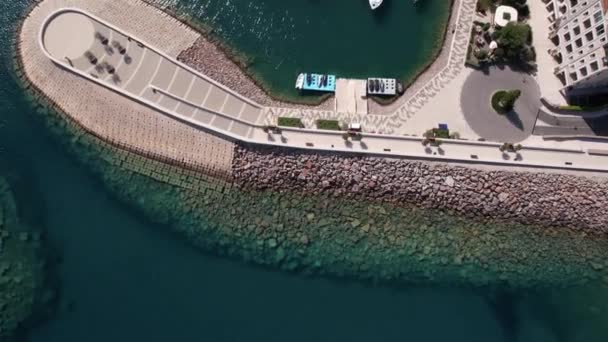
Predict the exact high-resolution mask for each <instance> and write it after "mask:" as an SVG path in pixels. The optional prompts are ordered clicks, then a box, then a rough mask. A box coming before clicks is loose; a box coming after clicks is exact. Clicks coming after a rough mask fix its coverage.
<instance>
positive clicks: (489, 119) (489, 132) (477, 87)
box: [460, 67, 540, 143]
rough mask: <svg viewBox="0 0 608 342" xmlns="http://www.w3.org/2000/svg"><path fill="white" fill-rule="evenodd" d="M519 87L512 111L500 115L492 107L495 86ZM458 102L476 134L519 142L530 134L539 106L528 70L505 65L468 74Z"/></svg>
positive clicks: (538, 93) (497, 139)
mask: <svg viewBox="0 0 608 342" xmlns="http://www.w3.org/2000/svg"><path fill="white" fill-rule="evenodd" d="M514 89H518V90H521V96H520V97H519V99H518V100H517V102H516V103H515V108H514V110H513V111H511V112H509V113H507V114H504V115H500V114H498V113H496V111H495V110H494V109H493V108H492V105H491V98H492V95H493V94H494V93H495V92H497V91H499V90H514ZM460 105H461V108H462V112H463V113H464V117H465V119H466V121H467V123H468V124H469V126H470V127H471V128H472V129H473V131H475V133H477V134H478V135H479V136H480V137H482V138H484V139H486V140H489V141H496V142H510V143H515V142H520V141H523V140H525V139H526V138H528V137H529V136H530V135H532V130H533V129H534V124H535V122H536V118H537V116H538V110H539V108H540V87H539V86H538V84H537V83H536V81H535V80H534V78H533V77H532V76H530V75H528V74H525V73H520V72H516V71H513V70H511V69H509V68H502V69H501V68H498V67H490V68H489V69H488V70H486V71H475V72H473V73H471V75H469V77H468V78H467V80H466V81H465V83H464V86H463V88H462V93H461V97H460Z"/></svg>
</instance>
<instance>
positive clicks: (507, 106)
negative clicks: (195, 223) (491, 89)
mask: <svg viewBox="0 0 608 342" xmlns="http://www.w3.org/2000/svg"><path fill="white" fill-rule="evenodd" d="M520 96H521V90H517V89H515V90H499V91H497V92H495V93H494V95H492V100H491V102H492V108H494V110H495V111H496V112H497V113H498V114H506V113H508V112H510V111H512V110H513V107H515V101H517V99H518V98H519V97H520Z"/></svg>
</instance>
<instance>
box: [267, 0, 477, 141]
mask: <svg viewBox="0 0 608 342" xmlns="http://www.w3.org/2000/svg"><path fill="white" fill-rule="evenodd" d="M476 4H477V0H461V2H460V5H459V10H458V13H457V14H456V15H457V16H458V17H457V20H456V24H455V25H454V26H455V28H454V29H455V32H454V33H453V35H454V37H453V39H452V45H451V48H450V55H449V58H448V61H447V64H446V66H445V67H444V68H443V69H441V70H440V71H439V72H437V73H436V74H435V76H433V77H432V78H431V79H430V80H429V81H428V82H427V83H426V85H425V86H423V87H422V88H421V89H420V90H418V91H417V92H416V93H414V94H413V95H412V96H411V97H410V98H409V99H407V100H406V101H405V103H404V104H402V105H401V106H400V107H399V108H398V109H397V110H396V111H395V112H393V113H392V114H386V115H382V114H367V115H357V114H347V113H335V112H333V111H319V110H306V109H295V108H279V107H269V108H266V109H265V114H266V123H267V124H269V125H273V124H276V122H277V118H278V117H280V116H284V117H298V118H301V119H302V121H303V122H304V124H305V125H306V127H308V128H313V127H314V122H315V121H316V120H318V119H329V118H331V119H336V120H340V121H341V122H344V123H351V122H358V123H361V124H362V126H363V128H364V130H365V131H366V132H369V133H383V134H392V133H395V131H396V129H398V128H399V127H401V126H403V125H404V124H405V123H406V122H407V121H408V119H410V118H411V117H412V116H414V115H415V114H416V113H417V112H418V111H419V110H420V109H421V108H422V107H423V106H424V105H425V104H426V103H427V102H428V101H430V100H431V99H432V98H434V97H435V96H436V95H437V94H438V93H439V92H440V91H441V90H442V89H443V88H444V87H445V86H446V85H447V84H448V83H450V82H451V81H452V80H453V79H454V78H455V77H456V76H457V75H458V74H459V73H460V72H461V71H462V70H463V68H464V64H465V61H466V55H467V49H468V45H469V39H470V36H471V29H472V26H473V19H474V17H475V9H476ZM451 30H452V28H450V29H449V31H448V34H452V32H451Z"/></svg>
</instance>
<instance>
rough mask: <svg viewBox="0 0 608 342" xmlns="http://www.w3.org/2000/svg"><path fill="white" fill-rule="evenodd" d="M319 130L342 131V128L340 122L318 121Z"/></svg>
mask: <svg viewBox="0 0 608 342" xmlns="http://www.w3.org/2000/svg"><path fill="white" fill-rule="evenodd" d="M316 123H317V128H318V129H324V130H328V131H341V130H342V127H340V122H339V121H338V120H324V119H319V120H317V122H316Z"/></svg>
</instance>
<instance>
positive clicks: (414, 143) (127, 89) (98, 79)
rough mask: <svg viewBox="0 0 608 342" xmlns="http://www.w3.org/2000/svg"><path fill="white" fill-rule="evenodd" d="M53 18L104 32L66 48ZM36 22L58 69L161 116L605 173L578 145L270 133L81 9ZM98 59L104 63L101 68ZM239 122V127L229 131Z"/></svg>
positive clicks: (360, 145) (380, 150)
mask: <svg viewBox="0 0 608 342" xmlns="http://www.w3.org/2000/svg"><path fill="white" fill-rule="evenodd" d="M64 15H65V17H62V16H64ZM57 18H62V20H68V21H69V20H74V22H73V23H72V25H75V24H77V23H79V22H80V23H84V22H86V20H90V21H92V25H93V27H94V30H95V32H97V33H100V35H101V37H100V35H97V34H95V39H94V40H92V41H91V39H90V37H89V38H86V39H84V42H85V43H82V44H80V43H78V44H77V46H76V47H72V46H68V45H70V44H72V43H73V42H74V41H75V40H77V39H79V38H78V37H77V36H78V35H79V34H80V33H79V32H82V30H78V29H77V28H75V27H72V30H65V29H63V27H64V25H61V21H57V22H55V21H54V20H56V19H57ZM76 18H77V19H76ZM41 25H42V28H41V29H42V31H41V34H40V42H39V48H41V49H42V50H43V51H44V52H45V53H46V56H47V57H48V58H49V59H51V60H52V61H53V62H54V63H55V64H56V65H57V66H58V67H59V68H60V69H62V70H67V71H68V72H70V73H75V74H77V75H80V76H81V77H82V78H84V79H86V80H88V81H90V82H92V83H96V84H98V85H102V86H103V87H105V88H108V89H111V90H112V91H113V92H114V93H115V95H116V96H118V97H121V96H120V95H122V96H124V97H126V98H129V99H131V100H133V101H135V102H139V103H142V104H145V105H146V106H147V107H149V108H152V109H154V110H156V111H157V113H158V114H159V115H161V116H162V115H166V116H168V117H172V118H175V119H178V120H180V121H182V122H186V123H188V124H190V125H191V126H193V127H198V128H201V129H206V130H211V131H213V132H216V133H218V134H221V135H223V136H225V137H228V138H231V139H235V140H241V141H245V142H249V143H255V144H265V145H275V146H287V147H291V148H302V149H316V150H324V151H340V152H358V153H366V154H373V155H382V156H387V157H390V156H392V157H398V156H402V157H412V158H421V159H432V160H443V161H460V162H462V161H464V162H474V163H485V164H500V165H517V166H536V167H554V168H570V169H583V170H604V171H608V164H607V163H605V161H604V159H603V158H606V157H605V156H601V155H591V154H589V153H588V152H587V151H585V150H583V149H580V148H570V149H566V148H540V147H525V148H524V150H522V152H520V153H519V154H517V155H513V156H511V155H508V154H504V153H502V152H500V151H499V149H498V147H499V146H500V144H498V143H488V142H477V141H462V140H444V141H443V144H442V145H441V146H440V147H438V146H435V147H430V146H423V145H422V144H421V138H415V137H402V136H397V135H382V134H365V135H364V140H363V141H358V142H352V141H345V140H343V136H342V132H338V131H320V130H310V129H291V128H283V129H282V133H281V134H280V135H274V134H272V133H269V132H268V131H266V130H264V126H263V125H262V124H261V123H260V116H259V115H260V114H261V112H262V111H263V110H264V109H263V108H261V107H260V106H259V105H257V104H256V103H254V102H252V101H249V100H248V99H246V98H243V97H242V96H240V95H238V94H236V93H234V92H233V91H231V90H230V89H227V88H225V87H223V86H222V85H220V84H217V83H216V82H214V81H213V80H211V79H209V78H208V77H206V76H205V75H202V74H200V73H198V72H196V71H194V70H192V69H191V68H189V67H188V66H186V65H183V64H182V63H180V62H178V61H176V60H175V59H174V58H172V57H169V56H167V55H165V54H163V53H162V52H161V51H159V50H158V49H156V48H153V47H152V45H150V44H148V43H147V42H145V41H143V40H140V39H138V38H137V37H135V36H134V35H132V34H129V33H128V32H124V31H122V30H120V29H119V28H117V27H114V26H112V25H111V24H110V23H108V22H106V21H104V20H102V19H100V18H98V17H96V16H95V15H92V14H90V13H87V12H85V11H83V10H79V9H73V8H63V9H59V10H58V11H56V12H53V13H50V14H49V16H48V17H47V19H46V20H45V21H43V23H42V24H41ZM89 33H90V32H89ZM47 34H48V36H47ZM54 37H62V38H63V39H57V38H54ZM104 38H105V39H104ZM115 41H116V42H117V43H118V44H115V43H114V42H115ZM63 44H65V46H64V45H63ZM85 49H87V50H85ZM123 50H124V51H123ZM66 51H69V56H62V54H65V53H64V52H66ZM87 52H91V54H93V56H94V57H95V58H96V59H97V60H95V61H93V60H92V59H91V54H89V53H87ZM81 53H82V55H80V54H81ZM465 53H466V51H465V52H463V55H462V56H464V54H465ZM127 56H128V57H129V58H127ZM455 56H457V55H455ZM62 57H68V58H67V59H66V58H62ZM459 64H460V62H459ZM100 65H101V66H102V67H101V68H100V69H98V68H97V67H98V66H100ZM108 66H110V67H111V68H110V67H108ZM115 76H118V78H116V77H115ZM51 83H52V82H51ZM199 83H200V84H199ZM261 121H263V120H261ZM241 126H242V127H243V130H240V129H234V128H235V127H241ZM599 159H601V160H599ZM601 161H604V162H603V163H602V162H601Z"/></svg>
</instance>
